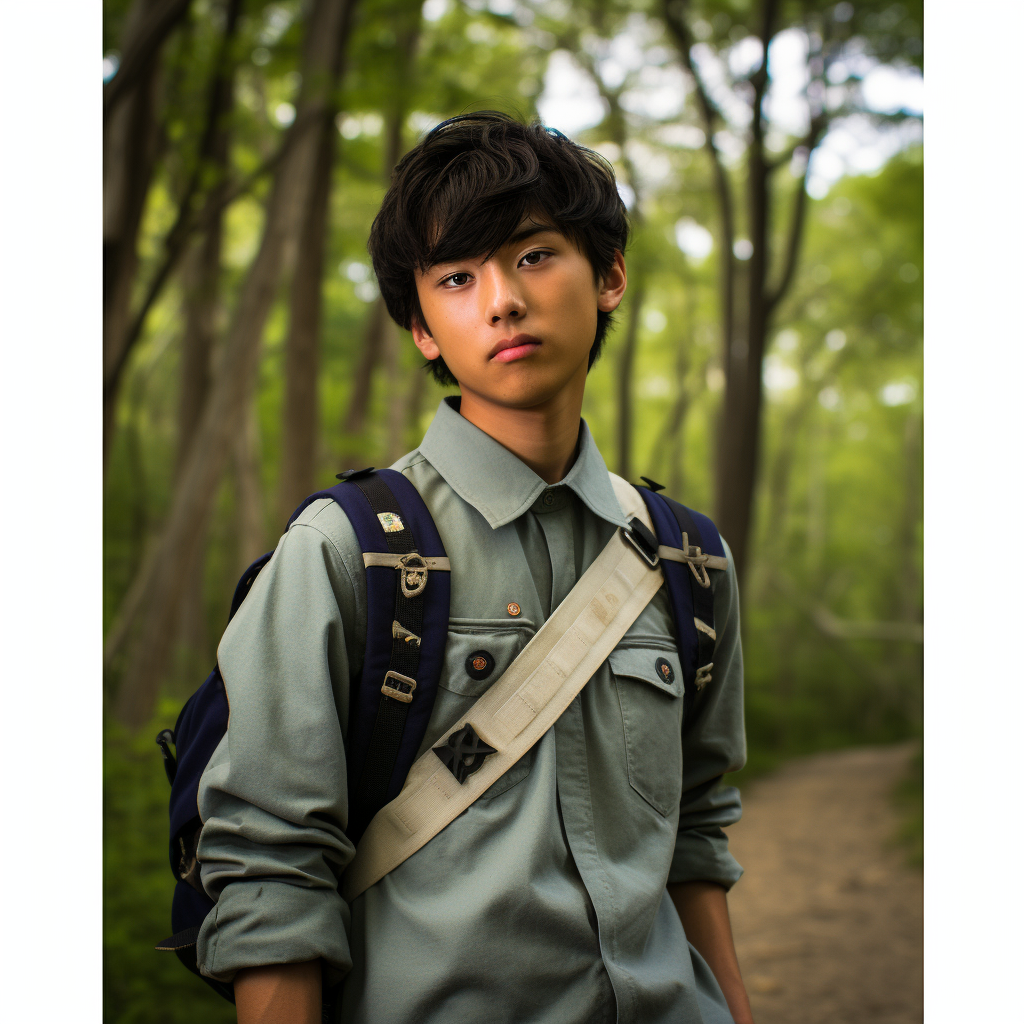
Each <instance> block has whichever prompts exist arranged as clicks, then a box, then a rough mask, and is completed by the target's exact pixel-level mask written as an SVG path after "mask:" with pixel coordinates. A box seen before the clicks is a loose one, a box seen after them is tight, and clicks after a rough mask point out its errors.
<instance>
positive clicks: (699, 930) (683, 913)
mask: <svg viewBox="0 0 1024 1024" xmlns="http://www.w3.org/2000/svg"><path fill="white" fill-rule="evenodd" d="M668 894H669V896H671V897H672V902H673V903H674V904H675V906H676V910H677V911H678V913H679V920H680V921H682V922H683V931H685V932H686V937H687V939H689V941H690V942H691V943H692V944H693V946H694V948H695V949H696V950H697V952H698V953H700V955H701V956H702V957H703V958H704V962H705V963H706V964H707V965H708V967H710V968H711V973H712V974H713V975H714V976H715V980H716V981H717V982H718V985H719V987H720V988H721V990H722V994H723V995H724V996H725V1001H726V1003H727V1004H728V1005H729V1012H730V1013H731V1014H732V1018H733V1020H734V1021H735V1024H754V1016H753V1014H752V1013H751V1010H750V1000H749V999H748V998H747V990H746V988H744V986H743V979H742V978H741V977H740V965H739V962H738V961H737V959H736V948H735V947H734V946H733V941H732V927H731V926H730V924H729V907H728V904H727V903H726V898H725V889H723V888H722V887H721V886H720V885H718V884H717V883H716V882H680V883H679V884H677V885H670V886H669V887H668Z"/></svg>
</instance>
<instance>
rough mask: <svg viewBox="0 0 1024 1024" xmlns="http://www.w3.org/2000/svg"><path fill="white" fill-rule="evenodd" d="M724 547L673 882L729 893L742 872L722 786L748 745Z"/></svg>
mask: <svg viewBox="0 0 1024 1024" xmlns="http://www.w3.org/2000/svg"><path fill="white" fill-rule="evenodd" d="M722 543H723V545H725V554H726V557H727V559H728V568H727V569H726V571H725V573H724V574H722V573H714V574H713V576H714V577H717V580H715V581H714V583H713V585H714V587H715V591H714V593H715V633H716V634H717V639H716V641H715V649H714V655H713V660H712V666H713V667H712V672H711V682H709V683H708V685H707V686H706V687H705V688H704V689H703V690H702V691H701V692H700V694H699V695H698V696H697V698H696V700H695V701H694V705H693V713H692V715H691V718H690V720H689V722H687V723H684V726H683V795H682V799H681V800H680V805H679V832H678V834H677V836H676V849H675V854H674V856H673V858H672V867H671V868H670V870H669V876H668V881H669V884H673V883H676V882H691V881H712V882H718V883H719V884H720V885H723V886H725V888H726V889H729V888H731V887H732V886H733V884H734V883H735V882H736V881H738V879H739V877H740V875H742V874H743V868H741V867H740V865H739V864H738V863H737V861H736V859H735V858H734V857H733V856H732V854H731V853H730V852H729V841H728V839H727V838H726V835H725V833H724V832H723V831H722V829H723V827H724V826H726V825H732V824H734V823H735V822H737V821H739V818H740V794H739V790H738V789H736V787H735V786H724V785H722V776H723V775H724V774H725V773H726V772H735V771H739V769H740V768H742V767H743V765H744V763H745V762H746V759H747V744H746V736H745V733H744V728H743V652H742V650H741V648H740V598H739V585H738V583H737V580H736V567H735V564H734V562H733V557H732V552H731V551H730V550H729V546H728V545H727V544H725V541H724V540H723V542H722Z"/></svg>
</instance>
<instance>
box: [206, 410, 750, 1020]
mask: <svg viewBox="0 0 1024 1024" xmlns="http://www.w3.org/2000/svg"><path fill="white" fill-rule="evenodd" d="M394 468H395V469H397V470H400V471H401V472H402V473H403V474H404V475H405V476H406V478H407V479H408V480H410V481H411V482H412V484H413V485H414V486H415V487H416V489H417V490H418V491H419V493H420V494H421V495H422V496H423V499H424V501H425V502H426V504H427V507H428V508H429V509H430V511H431V514H432V515H433V517H434V521H435V523H436V524H437V528H438V530H439V532H440V534H441V539H442V541H443V542H444V546H445V549H446V551H447V552H448V555H449V558H450V560H451V584H452V586H451V619H450V625H449V633H448V641H447V648H446V653H445V664H444V668H443V670H442V674H441V679H440V686H439V689H438V694H437V700H436V703H435V705H434V709H433V713H432V716H431V719H430V725H429V728H428V730H427V735H426V737H425V739H424V742H423V746H422V748H421V751H422V750H426V749H428V748H429V747H430V746H431V745H433V744H434V743H436V741H437V739H438V737H439V736H441V734H443V733H444V732H445V731H446V730H447V729H449V728H450V727H451V726H452V725H454V724H455V722H456V721H457V720H458V719H459V718H460V716H462V715H464V714H465V713H466V711H467V709H468V708H470V707H471V705H472V704H473V702H474V701H475V700H476V699H477V698H478V697H479V696H480V694H481V693H483V692H484V691H485V690H486V689H487V687H488V686H489V685H490V683H492V682H493V681H494V680H496V679H497V678H498V677H499V676H500V675H501V674H502V672H503V671H504V670H505V669H506V668H507V667H508V665H509V664H510V663H511V662H512V660H513V659H514V658H515V657H516V655H517V654H518V653H519V652H520V651H521V650H522V649H523V647H525V645H526V643H527V641H528V640H529V639H530V638H531V637H532V636H533V635H534V633H535V632H536V631H537V630H538V629H539V628H540V626H541V624H542V623H543V622H544V621H545V619H546V618H547V617H548V615H550V614H551V611H552V610H553V609H554V608H555V607H557V605H558V604H559V602H560V601H561V600H562V599H563V598H564V597H565V596H566V595H567V594H568V593H569V591H570V590H571V589H572V587H573V585H574V584H575V582H576V580H577V579H578V578H579V577H580V576H581V575H582V573H583V572H584V570H585V569H586V568H587V567H588V566H589V565H590V563H591V562H592V561H593V560H594V558H595V557H596V556H597V555H598V554H599V553H600V551H601V549H602V548H603V547H604V545H605V544H606V543H607V542H608V540H609V538H610V537H611V535H612V533H613V532H614V531H615V529H616V528H617V527H619V526H621V525H624V523H625V520H624V517H623V514H622V511H621V509H620V507H619V504H618V502H617V501H616V498H615V494H614V492H613V490H612V486H611V483H610V481H609V478H608V470H607V468H606V467H605V464H604V460H603V459H602V458H601V455H600V452H599V451H598V450H597V446H596V445H595V444H594V441H593V439H592V438H591V436H590V432H589V431H588V429H587V426H586V424H585V423H583V424H581V427H580V441H579V448H578V454H577V457H576V461H575V462H574V464H573V466H572V468H571V470H570V471H569V473H568V475H567V476H566V477H565V479H564V480H563V481H561V482H560V483H559V484H557V485H555V486H548V485H547V484H545V482H544V481H543V480H542V479H541V478H540V477H538V476H537V475H536V474H535V473H534V472H533V471H532V470H530V469H529V468H528V467H527V466H526V465H525V464H524V463H522V462H521V461H520V460H519V459H517V458H516V457H515V456H514V455H513V454H512V453H511V452H509V451H508V450H507V449H505V448H503V447H502V446H501V445H500V444H498V442H496V441H495V440H493V439H492V438H491V437H489V436H488V435H487V434H485V433H483V432H482V431H481V430H479V429H478V428H477V427H475V426H473V425H472V424H471V423H469V422H468V421H467V420H465V419H463V418H462V416H461V415H460V414H459V413H458V411H457V402H452V401H451V400H447V401H446V402H442V404H441V406H440V408H439V410H438V413H437V416H436V417H435V419H434V421H433V423H432V424H431V426H430V429H429V430H428V431H427V434H426V436H425V437H424V439H423V443H422V444H421V445H420V447H419V448H418V449H417V450H416V451H414V452H412V453H411V454H409V455H407V456H406V457H405V458H403V459H402V460H401V461H399V462H398V463H397V464H396V465H395V467H394ZM729 566H730V567H729V570H728V571H727V572H720V571H719V572H713V573H712V574H711V575H712V577H713V580H714V582H713V586H714V587H715V628H716V630H717V633H718V639H717V643H716V647H715V653H714V670H713V676H712V681H711V682H710V683H709V684H708V685H707V687H705V689H704V690H702V691H701V693H700V694H699V695H698V696H697V699H696V700H695V701H694V703H693V705H692V708H688V712H687V717H686V720H684V714H683V707H684V701H683V690H682V679H683V673H682V670H681V667H680V664H679V657H678V654H677V651H676V640H675V629H674V625H673V622H672V615H671V609H670V605H669V601H668V595H667V592H666V589H665V588H664V587H662V589H661V590H660V591H659V593H658V594H657V596H656V597H655V598H654V600H653V601H652V602H651V603H650V604H649V605H648V606H647V608H646V609H645V610H644V612H643V613H642V614H641V615H640V617H639V618H638V619H637V620H636V622H635V623H634V624H633V626H632V627H631V628H630V629H629V631H628V632H627V633H626V635H625V637H624V638H623V639H622V641H621V642H620V643H619V645H618V647H617V648H616V649H615V650H614V651H613V652H612V654H611V656H610V657H609V658H608V660H607V661H606V662H605V664H604V665H602V666H601V668H600V670H599V671H598V672H597V673H596V674H595V675H594V677H593V678H592V679H591V680H590V681H589V682H588V683H587V685H586V686H585V687H584V688H583V690H582V692H581V693H580V694H579V695H578V696H577V697H576V699H575V700H574V701H573V702H572V704H571V705H570V706H569V708H568V709H567V710H566V711H565V712H564V713H563V715H562V716H561V718H560V719H559V720H558V722H557V723H556V724H555V726H554V727H553V728H552V729H550V730H549V731H548V732H547V733H546V734H545V735H544V736H543V738H542V739H541V740H540V741H539V742H538V743H537V744H536V746H534V748H533V749H532V750H531V751H530V752H529V753H528V754H526V755H525V756H524V757H523V758H522V760H520V761H519V762H518V763H517V764H516V765H515V766H514V767H513V768H511V769H510V770H509V771H508V772H507V773H506V774H505V775H504V776H503V777H502V778H500V779H499V780H498V781H497V782H496V783H495V784H494V785H493V786H492V787H491V788H490V789H489V790H488V791H487V793H486V794H485V795H484V796H482V797H481V798H480V799H478V800H477V802H476V803H474V804H473V805H472V806H471V807H470V808H469V809H468V810H467V811H466V812H465V813H464V814H462V815H461V816H460V817H458V818H457V819H456V820H455V821H453V822H452V823H451V824H450V825H448V827H447V828H445V829H444V830H443V831H442V832H441V833H440V834H439V835H438V836H436V837H435V838H434V839H432V840H431V841H430V842H429V843H427V844H426V846H424V847H423V848H422V849H420V850H419V851H418V852H417V853H415V854H414V855H413V856H412V857H410V858H409V859H408V860H407V861H405V862H404V863H403V864H401V865H400V866H399V867H398V868H396V869H395V870H394V871H392V872H391V873H390V874H389V875H387V876H386V877H385V878H384V879H382V880H381V881H380V882H378V883H377V884H376V885H374V886H373V887H372V888H370V889H369V890H368V891H367V892H366V893H364V894H363V895H362V896H360V897H358V898H357V899H356V900H355V901H354V902H353V904H352V905H351V906H349V905H347V904H346V903H345V902H344V901H343V900H342V898H341V896H340V895H339V893H338V879H339V877H340V875H341V873H342V872H343V871H344V868H345V865H346V864H347V863H348V861H349V860H350V859H351V857H352V854H353V846H352V844H351V842H349V840H348V838H347V837H346V835H345V825H346V820H347V794H346V762H345V745H344V737H345V736H346V734H347V728H348V695H349V687H350V680H357V679H358V678H359V674H360V671H361V665H362V657H363V648H364V645H365V642H366V636H365V633H366V625H365V622H366V584H365V578H364V570H363V563H362V553H361V551H360V547H359V544H358V542H357V540H356V536H355V533H354V531H353V529H352V526H351V525H350V523H349V521H348V519H347V517H346V516H345V514H344V512H343V511H342V510H341V508H340V506H338V505H337V504H336V503H334V502H332V501H330V500H328V499H323V500H319V501H316V502H314V503H313V504H311V505H310V506H309V507H308V508H307V509H306V510H305V511H304V512H303V513H302V515H300V516H299V518H298V519H297V520H296V521H295V522H294V523H293V524H292V526H291V527H290V529H289V530H288V532H287V533H286V534H285V535H284V537H282V539H281V542H280V544H279V545H278V548H277V550H276V552H275V553H274V556H273V558H272V559H271V560H270V562H269V563H268V565H267V566H266V568H264V570H263V571H262V573H260V575H259V577H258V579H257V580H256V582H255V584H254V585H253V588H252V591H251V592H250V593H249V595H248V597H247V598H246V599H245V602H244V604H243V605H242V607H241V609H240V610H239V611H238V613H237V614H236V615H235V617H234V619H233V620H232V622H231V624H230V626H229V627H228V629H227V631H226V632H225V634H224V638H223V640H222V641H221V644H220V648H219V651H218V659H219V664H220V667H221V672H222V674H223V677H224V683H225V687H226V690H227V695H228V701H229V704H230V709H231V711H230V719H229V722H228V729H227V734H226V736H225V738H224V739H223V741H222V742H221V744H220V746H219V747H218V748H217V751H216V753H215V754H214V756H213V759H212V760H211V762H210V764H209V767H208V768H207V770H206V772H205V774H204V775H203V778H202V782H201V785H200V790H199V809H200V814H201V817H202V820H203V831H202V836H201V840H200V844H199V857H200V860H201V865H202V881H203V885H204V886H205V887H206V889H207V891H208V892H209V894H210V896H211V897H212V898H214V899H215V900H216V901H217V906H216V910H215V911H214V912H213V913H211V914H210V915H209V917H208V918H207V920H206V922H205V923H204V925H203V928H202V931H201V933H200V937H199V943H198V957H199V963H200V965H201V968H202V970H203V971H204V972H205V973H206V974H208V975H210V976H212V977H215V978H219V979H222V980H225V981H227V980H231V978H232V977H233V976H234V973H235V972H236V971H237V970H239V969H240V968H243V967H252V966H258V965H261V964H274V963H288V962H297V961H302V960H310V959H314V958H316V957H321V958H323V961H324V964H325V970H326V971H327V975H328V977H329V978H330V979H332V980H335V981H341V982H342V990H341V998H340V1001H339V1003H338V1010H337V1017H336V1019H337V1020H338V1021H339V1022H345V1024H349V1022H352V1024H355V1022H359V1024H463V1022H465V1024H479V1022H480V1021H488V1022H489V1024H519V1022H525V1021H529V1022H537V1024H576V1022H579V1024H594V1022H598V1021H601V1022H604V1021H608V1022H612V1021H617V1022H620V1024H626V1022H629V1024H633V1022H636V1024H640V1022H643V1024H655V1022H666V1024H668V1022H672V1024H730V1022H731V1017H730V1015H729V1012H728V1010H727V1008H726V1006H725V1002H724V999H723V997H722V994H721V992H720V990H719V988H718V985H717V984H716V982H715V980H714V977H713V976H712V974H711V972H710V971H709V970H708V968H707V966H706V964H705V963H704V961H703V960H702V959H701V957H700V956H699V954H698V953H697V952H696V951H695V950H694V949H693V947H692V946H689V945H688V943H687V940H686V936H685V935H684V933H683V928H682V926H681V924H680V922H679V917H678V915H677V914H676V911H675V909H674V907H673V905H672V902H671V900H670V899H669V897H668V894H667V892H666V889H665V886H666V884H667V883H670V882H682V881H687V880H692V879H710V880H713V881H716V882H720V883H721V884H722V885H724V886H726V887H728V886H731V885H732V883H733V882H735V881H736V879H737V878H739V876H740V873H741V869H740V867H739V865H738V864H737V863H736V861H735V860H734V859H733V858H732V856H731V855H730V854H729V852H728V849H727V841H726V838H725V835H724V833H723V832H722V826H723V825H729V824H732V823H733V822H735V821H736V820H737V819H738V818H739V815H740V803H739V797H738V794H737V792H736V790H735V789H733V788H731V787H725V786H722V785H721V784H720V782H721V778H722V775H723V774H724V773H725V772H730V771H735V770H736V769H738V768H739V767H741V765H742V764H743V761H744V757H745V747H744V736H743V710H742V675H743V670H742V659H741V654H740V643H739V620H738V593H737V585H736V578H735V573H734V571H733V569H732V562H731V556H730V562H729ZM510 605H511V606H513V611H514V606H515V605H518V606H519V609H520V610H521V611H520V614H518V615H513V614H511V613H510V610H509V607H510ZM479 650H484V651H487V652H488V653H490V654H491V656H492V657H493V659H494V662H495V665H494V669H493V671H492V672H491V673H490V675H488V676H487V678H485V679H483V680H477V679H473V678H471V677H470V675H469V674H468V672H467V670H466V659H467V657H468V656H469V655H470V654H471V653H473V652H475V651H479ZM662 658H664V659H667V660H668V661H669V663H670V665H671V666H672V668H673V670H674V671H673V672H672V673H671V676H672V678H671V679H670V680H669V681H666V680H665V678H663V675H662V673H660V672H658V671H657V670H656V668H655V664H656V662H657V661H658V660H659V659H662Z"/></svg>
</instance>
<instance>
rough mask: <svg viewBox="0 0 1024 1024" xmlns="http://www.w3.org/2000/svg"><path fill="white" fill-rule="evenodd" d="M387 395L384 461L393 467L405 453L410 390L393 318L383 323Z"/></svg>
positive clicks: (399, 339)
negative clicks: (407, 402)
mask: <svg viewBox="0 0 1024 1024" xmlns="http://www.w3.org/2000/svg"><path fill="white" fill-rule="evenodd" d="M384 370H385V384H384V387H385V394H386V395H387V396H388V397H387V402H386V403H385V406H384V423H385V428H386V431H387V437H386V440H385V442H384V464H385V465H387V466H390V465H391V463H392V462H395V461H396V460H398V459H399V458H401V457H402V455H404V454H405V425H406V423H407V422H408V412H409V410H408V406H407V404H406V399H407V397H408V394H407V389H406V388H404V387H403V386H402V384H403V377H404V376H405V374H404V372H403V368H402V336H401V335H400V334H399V333H398V326H397V325H396V324H395V323H394V322H393V321H391V320H388V322H387V323H386V324H385V326H384Z"/></svg>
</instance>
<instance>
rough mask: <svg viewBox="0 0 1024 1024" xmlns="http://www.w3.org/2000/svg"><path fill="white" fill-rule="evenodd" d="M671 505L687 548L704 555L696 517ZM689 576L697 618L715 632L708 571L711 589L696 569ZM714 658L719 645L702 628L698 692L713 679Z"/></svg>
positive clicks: (698, 655)
mask: <svg viewBox="0 0 1024 1024" xmlns="http://www.w3.org/2000/svg"><path fill="white" fill-rule="evenodd" d="M668 505H669V507H670V508H671V509H672V513H673V515H675V517H676V522H678V523H679V529H680V530H681V531H682V534H683V538H684V539H683V544H684V546H689V547H693V546H694V545H697V546H698V547H700V549H701V550H702V551H703V550H704V542H703V540H702V539H701V535H700V530H699V529H698V528H697V524H696V522H694V519H693V516H691V515H690V512H689V510H688V509H687V508H686V506H685V505H680V504H679V502H678V501H671V500H670V501H669V502H668ZM699 571H700V570H698V572H699ZM687 575H688V576H689V579H690V594H691V596H692V598H693V614H694V617H695V618H698V619H700V621H701V622H703V623H704V624H705V625H707V626H709V627H710V628H711V629H712V630H714V628H715V595H714V592H713V591H712V589H711V586H710V579H709V577H708V575H707V571H706V570H704V571H703V572H702V573H701V576H702V578H703V579H705V580H708V586H706V587H705V586H703V585H702V581H701V580H699V579H698V578H697V573H696V572H694V571H693V570H692V569H691V571H690V572H689V573H688V574H687ZM714 654H715V641H714V640H713V639H712V638H711V637H710V636H709V635H708V634H707V633H705V632H704V631H703V630H702V629H701V628H700V627H699V626H698V627H697V675H696V688H697V690H698V691H699V690H702V689H703V688H704V686H705V684H706V683H707V682H708V680H709V679H710V671H709V669H708V668H707V666H708V665H710V664H711V661H712V659H713V658H714Z"/></svg>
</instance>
